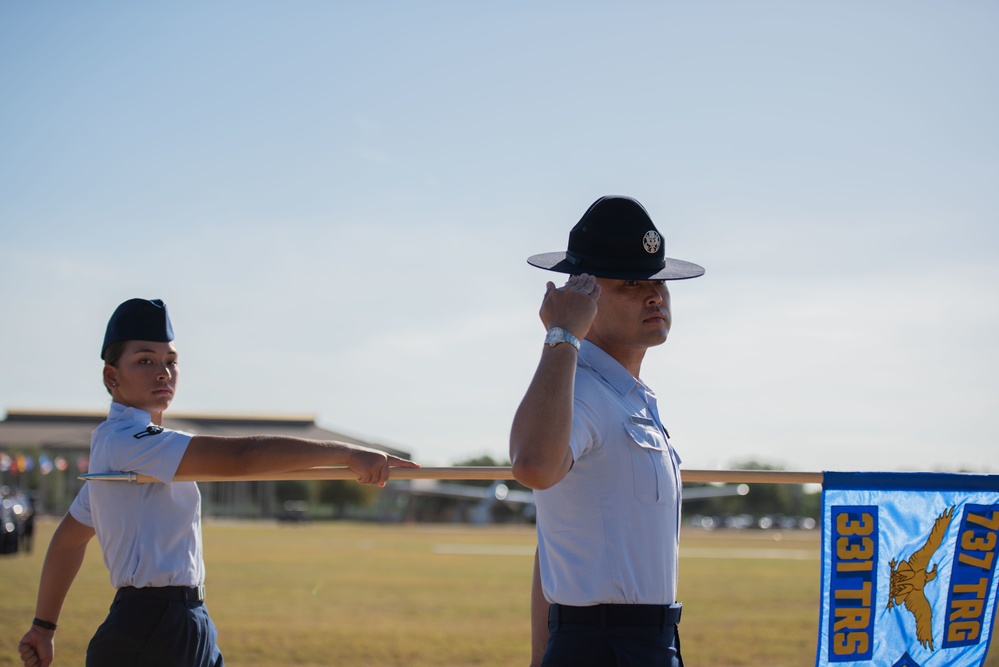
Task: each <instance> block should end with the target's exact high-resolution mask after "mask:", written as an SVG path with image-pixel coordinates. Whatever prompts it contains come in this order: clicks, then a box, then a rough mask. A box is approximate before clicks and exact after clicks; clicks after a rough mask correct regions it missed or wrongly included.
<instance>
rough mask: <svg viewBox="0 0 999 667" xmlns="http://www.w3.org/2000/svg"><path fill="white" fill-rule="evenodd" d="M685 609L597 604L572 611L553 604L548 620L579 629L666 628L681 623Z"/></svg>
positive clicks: (673, 605)
mask: <svg viewBox="0 0 999 667" xmlns="http://www.w3.org/2000/svg"><path fill="white" fill-rule="evenodd" d="M682 610H683V605H681V604H680V603H679V602H677V603H675V604H597V605H593V606H590V607H570V606H568V605H564V604H553V605H551V606H550V607H549V608H548V620H549V621H554V622H555V623H556V624H558V623H574V624H577V625H599V626H601V627H603V626H622V625H651V626H661V627H665V626H667V625H676V624H677V623H679V622H680V612H681V611H682Z"/></svg>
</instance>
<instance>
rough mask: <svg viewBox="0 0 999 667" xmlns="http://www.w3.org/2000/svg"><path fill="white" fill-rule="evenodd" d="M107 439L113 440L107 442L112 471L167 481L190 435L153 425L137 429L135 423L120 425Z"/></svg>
mask: <svg viewBox="0 0 999 667" xmlns="http://www.w3.org/2000/svg"><path fill="white" fill-rule="evenodd" d="M110 437H111V438H113V439H114V440H113V442H112V443H110V444H111V448H110V451H111V459H112V464H113V466H114V469H116V470H123V471H129V472H134V473H139V474H142V475H149V476H150V477H152V478H154V479H156V480H158V481H160V482H170V481H172V480H173V476H174V474H175V473H176V472H177V467H178V466H180V461H181V459H183V458H184V453H185V452H186V451H187V446H188V444H190V442H191V438H192V437H194V436H193V434H191V433H185V432H183V431H172V430H170V429H163V428H160V427H156V426H150V427H148V428H140V427H137V426H136V425H135V424H123V425H122V426H121V427H119V428H116V429H115V430H114V432H113V433H112V434H111V436H110Z"/></svg>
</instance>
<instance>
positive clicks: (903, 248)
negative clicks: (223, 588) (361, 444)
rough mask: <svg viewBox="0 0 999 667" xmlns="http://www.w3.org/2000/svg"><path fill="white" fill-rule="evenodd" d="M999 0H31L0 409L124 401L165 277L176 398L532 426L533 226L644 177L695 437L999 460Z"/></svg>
mask: <svg viewBox="0 0 999 667" xmlns="http://www.w3.org/2000/svg"><path fill="white" fill-rule="evenodd" d="M997 81H999V5H996V4H995V3H992V2H985V1H979V2H974V1H962V2H954V3H938V2H918V1H917V2H900V1H899V2H887V1H878V2H860V1H848V2H810V3H800V2H791V1H786V2H780V1H769V2H767V1H764V2H754V3H745V2H734V1H731V2H725V1H718V2H702V3H693V2H627V3H595V2H550V3H534V2H511V3H500V4H489V3H463V2H433V1H431V2H424V3H418V4H413V3H402V2H383V3H333V2H307V1H302V2H294V3H284V2H274V1H272V2H245V1H241V2H233V1H218V2H211V3H200V2H175V3H131V2H93V3H71V2H45V3H38V2H27V1H16V0H7V1H5V2H2V3H0V321H2V326H0V412H2V411H4V410H7V409H14V408H34V409H84V410H103V409H104V408H106V406H107V396H106V394H105V393H104V391H103V387H102V386H101V382H100V368H101V362H100V360H99V358H98V353H99V347H100V342H101V338H102V336H103V330H104V326H105V323H106V321H107V318H108V316H109V315H110V313H111V311H112V310H113V309H114V307H115V306H116V305H117V304H118V303H119V302H121V301H123V300H125V299H127V298H130V297H134V296H141V297H146V298H162V299H164V300H165V301H166V302H167V304H168V306H169V308H170V310H171V314H172V317H173V321H174V326H175V329H176V332H177V341H176V343H177V345H178V348H179V350H180V353H181V357H182V371H183V372H182V378H181V388H180V392H179V395H178V398H177V400H176V401H175V403H174V410H175V411H177V412H213V413H214V412H237V413H249V412H262V413H296V414H311V415H315V417H316V419H317V421H318V422H319V423H320V424H321V425H323V426H326V427H328V428H332V429H335V430H340V431H342V432H345V433H348V434H352V435H355V436H359V437H363V438H366V439H370V440H374V441H379V442H384V443H386V444H391V445H394V446H398V447H401V448H404V449H407V450H410V451H412V452H413V453H414V455H415V457H416V458H417V459H418V460H420V461H423V462H424V463H427V464H436V465H446V464H450V463H453V462H454V461H457V460H459V459H463V458H467V457H470V456H475V455H479V454H490V455H492V456H494V457H497V458H503V457H505V456H506V453H507V449H506V447H507V436H508V431H509V424H510V419H511V417H512V414H513V411H514V409H515V408H516V405H517V403H518V402H519V400H520V398H521V396H522V394H523V391H524V389H525V388H526V385H527V383H528V381H529V379H530V376H531V374H532V373H533V370H534V366H535V364H536V362H537V359H538V355H539V353H540V348H541V340H542V337H543V334H544V332H543V329H542V326H541V324H540V321H539V320H538V317H537V311H538V307H539V305H540V299H541V295H542V294H543V291H544V284H545V281H546V280H548V279H550V278H553V277H557V276H556V274H550V273H547V272H544V271H540V270H538V269H534V268H532V267H530V266H528V265H527V264H526V262H525V259H526V257H527V256H528V255H531V254H534V253H538V252H546V251H554V250H561V249H564V248H565V243H566V238H567V234H568V231H569V229H570V228H571V227H572V225H573V224H574V223H575V222H576V220H578V218H579V216H580V215H581V214H582V212H583V211H584V210H585V209H586V208H587V206H588V205H589V204H590V203H591V202H592V201H593V200H594V199H596V198H597V197H599V196H600V195H603V194H609V193H619V194H627V195H631V196H634V197H637V198H638V199H639V200H640V201H642V202H643V203H644V204H645V206H646V208H648V210H649V211H650V213H651V214H652V216H653V219H654V220H655V222H656V224H657V226H658V227H659V229H660V231H661V232H662V233H663V235H664V237H665V239H666V244H667V254H668V255H669V256H672V257H679V258H681V259H686V260H689V261H693V262H697V263H699V264H702V265H703V266H705V267H706V268H707V274H706V275H705V276H704V277H703V278H700V279H697V280H691V281H682V282H677V283H673V284H672V285H671V287H672V292H673V308H674V326H673V332H672V333H671V336H670V340H669V341H668V342H667V343H666V345H665V346H663V347H662V348H659V349H655V350H652V351H651V352H650V353H649V354H648V356H647V357H646V362H645V365H644V367H643V378H644V379H645V380H646V381H647V382H649V384H651V385H652V386H653V387H654V388H656V390H657V392H658V394H659V395H660V403H661V404H662V405H664V413H665V415H664V416H665V419H666V421H667V425H668V427H669V429H670V432H671V434H672V435H673V442H674V444H675V445H676V447H677V448H678V450H679V451H680V453H681V456H682V457H683V459H684V464H685V466H686V467H689V468H711V467H727V466H729V465H731V464H732V463H733V462H736V461H745V460H747V459H755V460H757V461H762V462H767V463H772V464H777V465H783V466H785V467H787V468H791V469H810V470H819V469H829V470H849V469H858V470H912V469H918V470H937V469H946V470H953V469H961V468H970V469H975V470H991V471H996V470H997V469H999V464H997V463H996V459H995V452H996V451H997V446H996V445H997V443H996V440H997V436H996V433H997V430H999V429H997V427H999V418H997V416H996V415H997V414H999V410H997V405H999V380H997V378H999V345H997V344H996V341H997V340H999V261H997V258H996V256H997V251H999V224H997V222H999V221H997V214H999V187H997V186H996V184H997V183H999V129H997V128H999V124H997V123H996V118H999V84H997Z"/></svg>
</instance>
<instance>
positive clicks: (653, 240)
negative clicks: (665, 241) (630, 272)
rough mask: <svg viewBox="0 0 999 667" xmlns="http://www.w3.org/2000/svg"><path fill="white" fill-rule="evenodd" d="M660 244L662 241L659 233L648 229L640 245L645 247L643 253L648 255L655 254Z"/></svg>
mask: <svg viewBox="0 0 999 667" xmlns="http://www.w3.org/2000/svg"><path fill="white" fill-rule="evenodd" d="M661 243H662V239H661V238H660V237H659V232H657V231H655V230H654V229H650V230H649V231H647V232H645V237H644V238H643V239H642V245H644V246H645V252H647V253H649V254H650V255H654V254H656V252H657V251H658V250H659V246H660V244H661Z"/></svg>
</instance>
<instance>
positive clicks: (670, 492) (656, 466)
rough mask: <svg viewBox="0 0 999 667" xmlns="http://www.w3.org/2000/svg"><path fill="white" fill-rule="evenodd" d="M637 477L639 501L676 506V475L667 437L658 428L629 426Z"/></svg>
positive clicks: (630, 447)
mask: <svg viewBox="0 0 999 667" xmlns="http://www.w3.org/2000/svg"><path fill="white" fill-rule="evenodd" d="M625 430H626V431H627V432H628V454H629V456H630V457H631V465H632V470H633V472H634V475H635V498H637V499H638V501H639V502H642V503H645V504H647V505H675V504H676V502H677V492H676V476H675V474H674V472H673V459H672V457H671V455H670V451H669V446H668V445H667V444H666V438H665V436H663V433H662V431H660V430H659V428H658V427H652V426H646V425H643V424H625Z"/></svg>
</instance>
